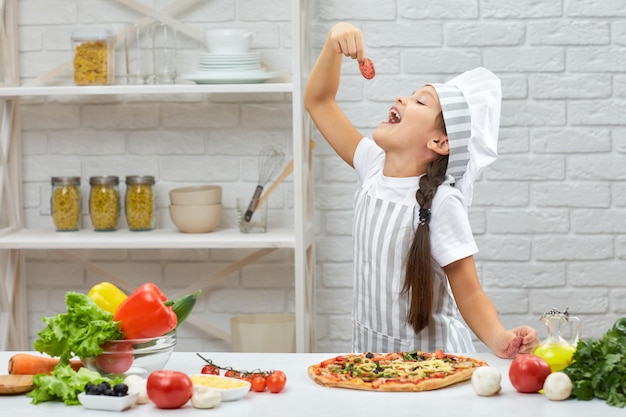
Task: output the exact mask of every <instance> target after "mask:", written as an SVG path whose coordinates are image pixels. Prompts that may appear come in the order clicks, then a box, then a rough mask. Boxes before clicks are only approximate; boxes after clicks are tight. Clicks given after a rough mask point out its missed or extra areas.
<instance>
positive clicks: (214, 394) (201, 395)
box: [191, 386, 222, 408]
mask: <svg viewBox="0 0 626 417" xmlns="http://www.w3.org/2000/svg"><path fill="white" fill-rule="evenodd" d="M221 402H222V394H220V392H219V391H217V390H214V389H212V388H209V387H202V386H196V387H194V390H193V395H192V396H191V405H193V406H194V407H195V408H213V407H215V406H216V405H218V404H219V403H221Z"/></svg>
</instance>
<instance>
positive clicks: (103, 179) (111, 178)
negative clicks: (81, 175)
mask: <svg viewBox="0 0 626 417" xmlns="http://www.w3.org/2000/svg"><path fill="white" fill-rule="evenodd" d="M119 182H120V179H119V178H118V177H117V176H115V175H102V176H99V177H89V184H91V185H102V184H104V185H117V184H119Z"/></svg>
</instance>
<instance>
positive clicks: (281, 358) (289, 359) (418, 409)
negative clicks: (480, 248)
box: [0, 352, 626, 417]
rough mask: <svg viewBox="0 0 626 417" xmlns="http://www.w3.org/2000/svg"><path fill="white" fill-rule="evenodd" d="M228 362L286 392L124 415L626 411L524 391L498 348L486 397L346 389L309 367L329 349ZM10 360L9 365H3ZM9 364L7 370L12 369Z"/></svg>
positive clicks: (460, 388) (44, 409) (78, 410)
mask: <svg viewBox="0 0 626 417" xmlns="http://www.w3.org/2000/svg"><path fill="white" fill-rule="evenodd" d="M13 353H14V352H0V364H7V363H8V360H9V358H10V357H11V355H12V354H13ZM200 354H201V355H202V356H204V357H206V358H211V359H212V360H213V361H214V362H215V363H217V364H219V365H221V366H232V367H233V368H236V369H246V370H252V369H254V368H260V369H263V370H268V369H280V370H282V371H284V372H285V373H286V374H287V385H286V387H285V390H284V391H283V392H281V393H280V394H270V393H269V392H264V393H254V392H250V393H248V394H246V396H245V397H244V398H243V399H242V400H240V401H235V402H223V403H221V404H220V405H219V406H218V407H217V408H214V409H210V410H198V409H194V408H193V407H192V406H191V405H190V404H187V405H186V406H185V407H184V408H182V409H179V410H175V411H172V410H159V409H157V408H156V407H154V406H153V405H152V404H146V405H141V406H137V407H135V408H133V409H130V410H126V411H124V412H123V413H124V414H123V415H124V416H129V417H133V416H153V415H161V414H163V415H165V414H167V415H170V416H173V415H176V416H183V415H188V416H199V415H203V416H211V417H220V416H228V417H234V416H236V417H242V416H251V417H264V416H268V417H283V416H284V417H297V416H311V417H334V416H346V417H363V416H382V417H402V416H411V417H417V416H433V417H445V416H450V417H465V416H468V417H470V416H472V417H473V416H498V417H501V416H507V417H529V416H549V417H575V416H581V417H583V416H584V417H593V416H602V417H611V416H620V417H624V416H625V415H626V409H623V408H616V407H610V406H608V405H607V404H606V403H605V402H603V401H600V400H592V401H578V400H576V399H569V400H566V401H550V400H548V399H547V398H545V397H544V396H543V395H541V394H520V393H518V392H517V391H515V389H514V388H513V387H512V386H511V384H510V382H509V378H508V368H509V365H510V363H511V361H510V360H503V359H499V358H496V357H495V356H494V355H492V354H476V355H475V357H477V358H479V359H483V360H485V361H487V362H488V363H489V364H490V365H491V366H493V367H496V368H498V369H499V370H500V372H501V373H502V391H501V393H500V394H498V395H496V396H493V397H479V396H478V395H476V394H475V393H474V391H473V389H472V387H471V384H470V383H463V384H458V385H455V386H452V387H448V388H445V389H441V390H438V391H428V392H416V393H400V392H391V393H385V392H370V391H356V390H348V389H340V388H326V387H322V386H320V385H317V384H315V383H314V382H313V381H312V380H310V379H309V377H308V375H307V372H306V370H307V367H308V366H309V365H311V364H314V363H317V362H320V361H322V360H324V359H328V358H330V357H333V356H335V354H332V353H331V354H328V353H326V354H324V353H288V354H277V353H276V354H274V353H231V352H220V353H213V352H201V353H200ZM203 364H204V362H203V361H202V359H200V358H199V357H198V356H196V354H195V353H194V352H175V353H174V354H173V355H172V357H171V359H170V361H169V362H168V364H167V366H166V368H167V369H174V370H178V371H183V372H187V373H198V372H199V371H200V369H201V367H202V366H203ZM1 366H4V365H1ZM5 372H6V371H4V370H3V371H2V372H0V373H5ZM0 409H1V410H3V411H2V415H9V414H8V413H7V414H5V413H6V411H9V410H10V412H11V415H16V416H17V415H19V416H29V417H30V416H32V417H37V416H42V417H44V416H45V417H53V416H63V417H72V416H90V417H93V416H99V415H102V416H107V415H113V414H112V413H113V412H109V411H93V410H86V409H84V408H83V407H82V406H80V405H79V406H65V405H64V404H63V403H43V404H39V405H32V404H31V403H30V398H27V397H26V396H24V395H18V396H0Z"/></svg>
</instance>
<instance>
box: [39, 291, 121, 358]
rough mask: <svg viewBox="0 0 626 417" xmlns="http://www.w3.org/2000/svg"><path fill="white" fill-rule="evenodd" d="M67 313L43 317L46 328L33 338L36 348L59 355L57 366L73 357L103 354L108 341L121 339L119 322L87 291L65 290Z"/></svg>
mask: <svg viewBox="0 0 626 417" xmlns="http://www.w3.org/2000/svg"><path fill="white" fill-rule="evenodd" d="M65 303H66V304H67V312H66V313H61V314H57V315H56V316H53V317H43V319H42V320H43V322H44V323H45V324H46V327H45V328H44V329H43V330H42V331H40V332H39V333H38V334H37V335H38V339H37V340H36V341H35V344H34V347H35V350H37V351H39V352H41V353H46V354H48V355H50V356H54V357H59V358H60V361H59V365H67V364H69V361H70V359H71V358H72V357H74V356H78V357H79V358H81V359H82V358H88V357H93V356H97V355H99V354H100V353H102V348H101V347H100V345H102V344H103V343H104V342H105V341H107V340H117V339H122V338H123V337H124V334H123V333H122V332H121V331H120V323H119V322H117V321H114V320H113V314H112V313H109V312H108V311H106V310H103V309H102V308H100V307H99V306H98V305H97V304H96V303H95V301H93V300H92V299H91V298H90V297H89V296H87V295H86V294H82V293H78V292H71V291H70V292H67V293H66V295H65Z"/></svg>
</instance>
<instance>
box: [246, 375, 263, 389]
mask: <svg viewBox="0 0 626 417" xmlns="http://www.w3.org/2000/svg"><path fill="white" fill-rule="evenodd" d="M250 383H251V384H252V385H251V386H250V391H254V392H263V391H265V386H266V379H265V375H263V374H255V375H253V376H252V378H251V379H250Z"/></svg>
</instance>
